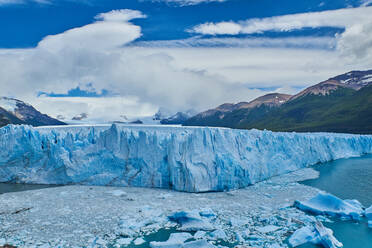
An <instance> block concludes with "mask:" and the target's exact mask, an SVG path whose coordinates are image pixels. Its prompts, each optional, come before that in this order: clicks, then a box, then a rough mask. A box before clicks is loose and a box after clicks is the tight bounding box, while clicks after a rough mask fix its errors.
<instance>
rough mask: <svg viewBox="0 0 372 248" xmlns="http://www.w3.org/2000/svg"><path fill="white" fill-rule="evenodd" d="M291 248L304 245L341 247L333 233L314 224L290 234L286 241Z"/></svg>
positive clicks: (329, 247)
mask: <svg viewBox="0 0 372 248" xmlns="http://www.w3.org/2000/svg"><path fill="white" fill-rule="evenodd" d="M288 242H289V244H290V245H291V247H297V246H300V245H303V244H306V243H312V244H316V245H322V246H323V247H325V248H338V247H343V244H342V243H340V242H339V241H338V240H337V239H336V238H335V237H334V236H333V231H332V230H331V229H329V228H326V227H324V226H323V224H322V223H321V222H316V223H315V225H314V226H304V227H302V228H300V229H298V230H297V231H296V232H294V233H293V234H292V236H291V237H290V238H289V240H288Z"/></svg>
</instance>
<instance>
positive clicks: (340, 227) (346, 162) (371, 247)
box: [301, 155, 372, 248]
mask: <svg viewBox="0 0 372 248" xmlns="http://www.w3.org/2000/svg"><path fill="white" fill-rule="evenodd" d="M314 169H316V170H317V171H319V172H320V177H319V178H317V179H312V180H307V181H304V182H302V183H303V184H306V185H309V186H312V187H316V188H319V189H321V190H324V191H327V192H329V193H331V194H334V195H335V196H337V197H340V198H341V199H357V200H358V201H360V202H361V203H362V204H363V205H364V206H365V207H369V206H371V205H372V155H366V156H363V157H360V158H349V159H340V160H336V161H332V162H328V163H324V164H319V165H315V166H314ZM324 225H325V226H327V227H328V228H331V229H332V230H333V232H334V235H335V237H336V238H337V239H338V240H339V241H340V242H342V243H343V244H344V248H372V229H371V228H368V226H367V222H366V221H362V222H359V223H358V222H353V221H335V222H333V223H324ZM313 247H317V246H314V245H305V246H301V248H313Z"/></svg>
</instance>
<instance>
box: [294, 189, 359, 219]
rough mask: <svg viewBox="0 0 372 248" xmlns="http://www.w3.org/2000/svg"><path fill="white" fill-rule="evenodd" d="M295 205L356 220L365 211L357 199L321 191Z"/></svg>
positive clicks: (318, 212) (303, 208) (311, 211)
mask: <svg viewBox="0 0 372 248" xmlns="http://www.w3.org/2000/svg"><path fill="white" fill-rule="evenodd" d="M295 206H296V207H297V208H299V209H301V210H303V211H305V212H310V213H313V214H323V215H330V216H333V217H339V218H345V219H354V220H359V219H361V217H362V216H363V213H364V211H363V206H362V204H360V202H358V201H357V200H341V199H340V198H338V197H336V196H334V195H331V194H327V193H319V194H318V195H317V196H315V197H314V198H312V199H310V200H308V201H303V202H301V201H296V203H295Z"/></svg>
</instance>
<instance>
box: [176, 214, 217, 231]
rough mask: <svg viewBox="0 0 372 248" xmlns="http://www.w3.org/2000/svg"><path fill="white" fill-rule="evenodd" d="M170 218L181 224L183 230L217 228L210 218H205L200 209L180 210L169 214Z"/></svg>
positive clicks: (209, 229) (210, 229)
mask: <svg viewBox="0 0 372 248" xmlns="http://www.w3.org/2000/svg"><path fill="white" fill-rule="evenodd" d="M169 220H171V221H174V222H176V223H178V224H180V225H181V227H180V228H179V230H182V231H200V230H203V231H212V230H214V229H216V228H215V227H214V226H213V225H212V224H211V223H210V222H209V221H208V220H206V219H203V218H202V217H201V216H200V214H199V212H198V211H188V212H186V211H180V212H176V213H174V214H172V215H171V216H169Z"/></svg>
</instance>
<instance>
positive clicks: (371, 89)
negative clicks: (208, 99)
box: [185, 70, 372, 133]
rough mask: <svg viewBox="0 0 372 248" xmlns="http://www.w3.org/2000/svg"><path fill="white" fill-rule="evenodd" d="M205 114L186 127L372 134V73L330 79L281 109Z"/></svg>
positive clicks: (299, 94)
mask: <svg viewBox="0 0 372 248" xmlns="http://www.w3.org/2000/svg"><path fill="white" fill-rule="evenodd" d="M268 95H270V94H268ZM265 96H267V95H265ZM262 97H264V96H261V97H259V98H256V99H254V100H253V101H251V102H254V101H256V100H257V99H260V98H262ZM220 106H222V105H220ZM218 108H219V107H217V108H215V109H214V110H215V111H217V110H218ZM208 111H209V112H211V110H208ZM205 112H207V111H205ZM205 112H202V113H200V114H198V115H196V116H194V117H192V118H190V119H189V120H187V121H186V122H185V125H186V126H221V127H230V128H241V129H251V128H256V129H268V130H272V131H287V132H288V131H298V132H307V131H311V132H316V131H319V132H350V133H372V117H369V116H372V70H367V71H351V72H348V73H345V74H342V75H339V76H336V77H333V78H330V79H328V80H325V81H323V82H320V83H318V84H315V85H312V86H310V87H308V88H306V89H304V90H302V91H301V92H299V93H297V94H295V95H293V96H290V97H289V98H288V99H286V100H285V101H284V102H283V103H281V104H279V105H270V104H267V105H265V104H262V105H258V106H254V107H253V108H248V109H244V108H240V109H233V110H231V111H225V112H224V113H223V115H222V114H221V115H218V114H214V115H211V116H208V117H206V116H203V113H205Z"/></svg>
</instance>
